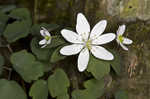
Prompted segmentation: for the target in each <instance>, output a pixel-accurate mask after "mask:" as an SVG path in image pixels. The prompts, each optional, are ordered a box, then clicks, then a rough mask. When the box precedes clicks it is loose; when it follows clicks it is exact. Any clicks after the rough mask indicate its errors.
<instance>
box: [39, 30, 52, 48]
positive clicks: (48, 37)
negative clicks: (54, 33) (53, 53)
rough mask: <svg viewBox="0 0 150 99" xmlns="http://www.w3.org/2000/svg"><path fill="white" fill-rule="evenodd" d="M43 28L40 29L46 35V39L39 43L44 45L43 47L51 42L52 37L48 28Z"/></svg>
mask: <svg viewBox="0 0 150 99" xmlns="http://www.w3.org/2000/svg"><path fill="white" fill-rule="evenodd" d="M41 28H42V29H41V30H40V33H41V35H42V36H43V37H44V39H43V40H41V41H40V42H39V45H43V46H42V47H41V48H44V47H45V46H47V45H48V44H50V43H51V39H52V38H51V34H50V33H49V32H48V30H47V29H45V28H44V27H41Z"/></svg>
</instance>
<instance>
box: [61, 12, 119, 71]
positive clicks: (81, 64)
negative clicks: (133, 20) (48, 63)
mask: <svg viewBox="0 0 150 99" xmlns="http://www.w3.org/2000/svg"><path fill="white" fill-rule="evenodd" d="M106 25H107V21H106V20H102V21H100V22H98V23H97V24H96V25H95V26H94V28H93V29H92V31H90V25H89V23H88V21H87V19H86V18H85V16H84V15H83V14H81V13H79V14H78V15H77V25H76V31H77V33H75V32H73V31H70V30H67V29H63V30H62V31H61V34H62V36H63V37H64V38H65V39H66V40H67V41H68V42H70V43H72V44H71V45H68V46H64V47H63V48H62V49H61V50H60V53H61V54H62V55H68V56H69V55H75V54H78V53H79V52H80V54H79V56H78V69H79V71H80V72H82V71H84V70H85V69H86V68H87V65H88V61H89V57H90V55H89V53H90V52H89V51H91V53H92V54H93V55H94V56H95V57H96V58H99V59H103V60H113V59H114V56H113V55H112V54H111V53H110V52H108V51H107V50H106V49H105V48H104V47H102V46H99V45H102V44H106V43H108V42H111V41H112V40H114V39H115V37H116V36H115V34H113V33H107V34H103V35H102V33H103V32H104V30H105V28H106Z"/></svg>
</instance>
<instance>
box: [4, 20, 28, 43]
mask: <svg viewBox="0 0 150 99" xmlns="http://www.w3.org/2000/svg"><path fill="white" fill-rule="evenodd" d="M29 29H30V26H29V24H28V23H27V21H16V22H14V23H12V24H8V26H7V27H6V29H5V31H4V33H3V34H4V36H5V37H6V39H7V41H8V42H9V43H11V42H15V41H16V40H18V39H20V38H24V37H26V36H27V35H28V34H29Z"/></svg>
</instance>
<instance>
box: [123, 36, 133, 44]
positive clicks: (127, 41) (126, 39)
mask: <svg viewBox="0 0 150 99" xmlns="http://www.w3.org/2000/svg"><path fill="white" fill-rule="evenodd" d="M132 42H133V41H132V40H130V39H128V38H125V37H124V38H123V44H127V45H128V44H132Z"/></svg>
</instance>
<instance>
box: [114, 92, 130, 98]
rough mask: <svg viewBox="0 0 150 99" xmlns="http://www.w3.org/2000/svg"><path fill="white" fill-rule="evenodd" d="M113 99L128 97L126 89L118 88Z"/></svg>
mask: <svg viewBox="0 0 150 99" xmlns="http://www.w3.org/2000/svg"><path fill="white" fill-rule="evenodd" d="M115 99H128V93H127V92H126V91H123V90H120V91H118V92H116V93H115Z"/></svg>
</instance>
